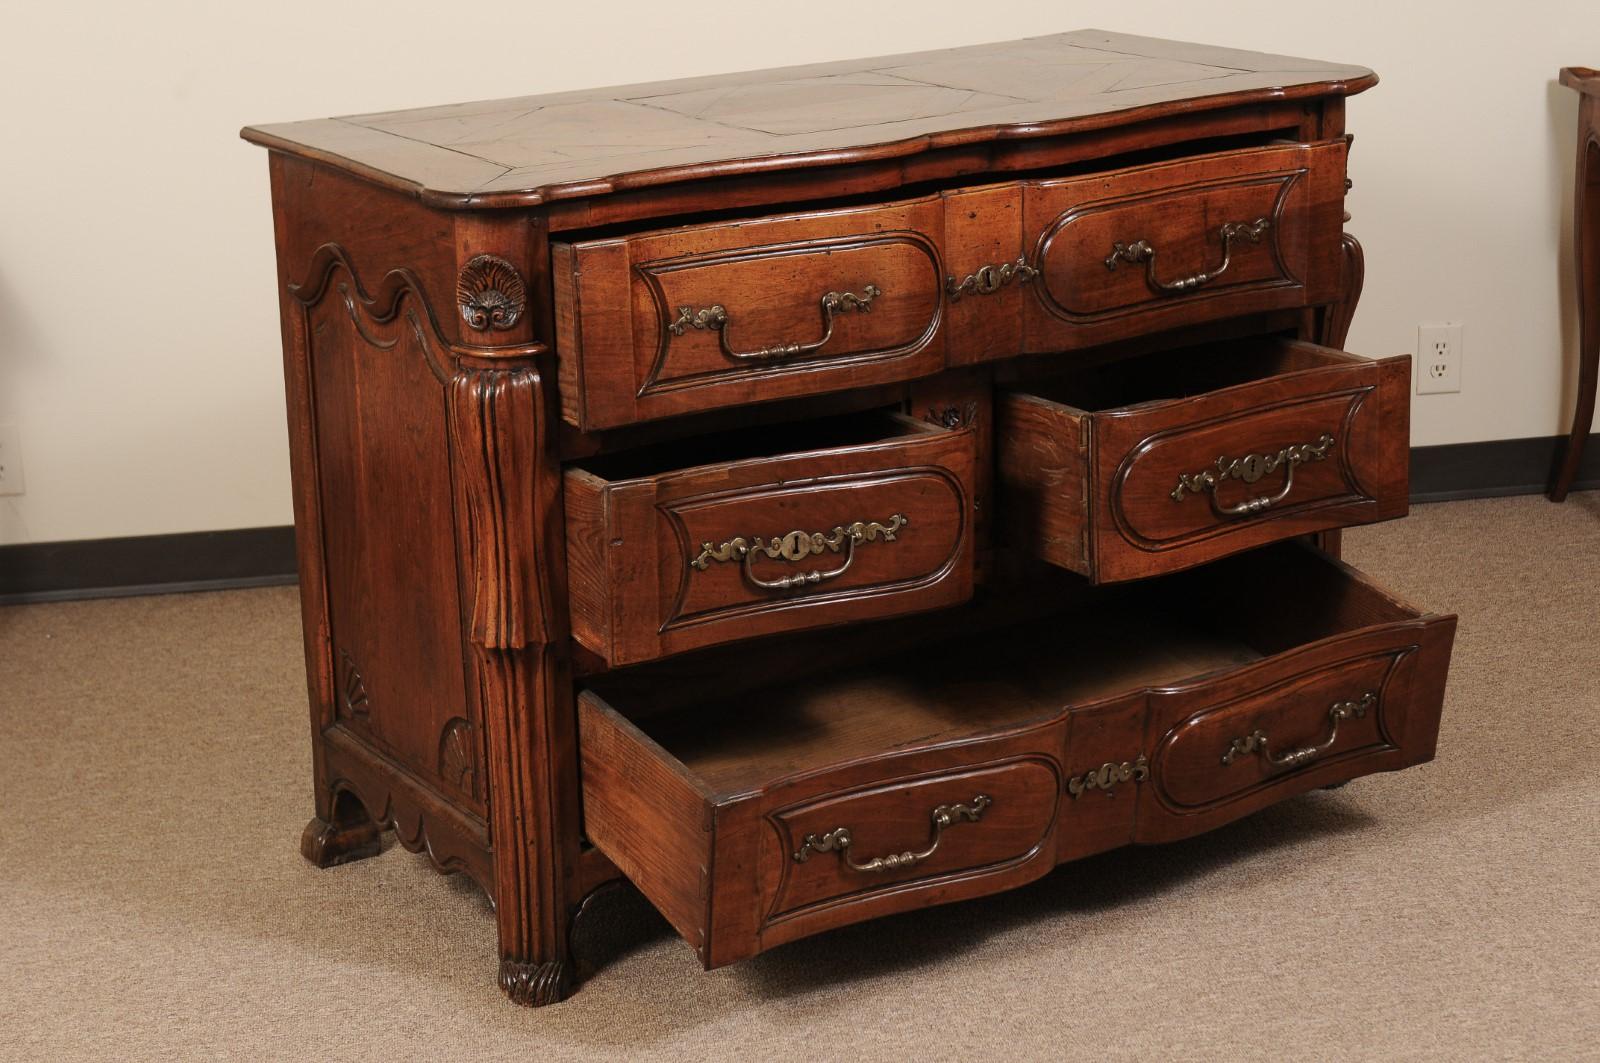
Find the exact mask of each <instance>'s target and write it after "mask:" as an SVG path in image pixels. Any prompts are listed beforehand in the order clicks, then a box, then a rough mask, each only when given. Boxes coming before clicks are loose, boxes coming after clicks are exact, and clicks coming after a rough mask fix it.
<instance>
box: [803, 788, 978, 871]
mask: <svg viewBox="0 0 1600 1063" xmlns="http://www.w3.org/2000/svg"><path fill="white" fill-rule="evenodd" d="M993 803H994V801H993V800H992V799H990V797H989V795H988V794H979V795H978V796H977V797H974V798H973V799H972V803H971V804H970V805H940V806H939V807H938V808H935V809H934V810H933V813H932V816H933V837H932V838H931V839H930V840H929V842H928V847H927V848H926V849H924V850H922V851H921V852H920V853H913V852H909V851H908V852H903V853H890V854H889V855H887V856H875V857H873V858H872V859H871V860H868V861H867V862H866V863H864V864H858V863H856V862H855V861H854V860H852V859H851V858H850V828H849V827H836V828H834V829H833V830H830V831H828V832H827V833H826V834H823V835H820V836H819V835H816V834H807V835H806V840H805V841H804V842H802V843H801V844H800V848H799V849H797V850H795V854H794V860H795V863H797V864H803V863H805V862H806V861H807V860H809V859H811V854H812V853H829V852H836V853H838V854H839V858H840V859H841V860H843V861H844V862H845V864H846V865H847V866H848V867H849V868H850V870H852V871H867V872H873V871H900V870H902V869H904V868H908V867H915V866H916V865H917V864H919V863H921V862H922V861H924V860H926V859H927V858H928V857H930V856H932V855H933V854H934V852H935V851H936V850H937V849H938V848H939V842H940V840H941V839H942V838H943V837H944V832H945V829H946V828H948V827H953V826H955V825H956V824H958V823H960V822H961V821H963V820H965V821H967V822H968V823H976V822H978V820H980V819H982V818H983V812H984V809H986V808H988V807H989V806H990V805H992V804H993Z"/></svg>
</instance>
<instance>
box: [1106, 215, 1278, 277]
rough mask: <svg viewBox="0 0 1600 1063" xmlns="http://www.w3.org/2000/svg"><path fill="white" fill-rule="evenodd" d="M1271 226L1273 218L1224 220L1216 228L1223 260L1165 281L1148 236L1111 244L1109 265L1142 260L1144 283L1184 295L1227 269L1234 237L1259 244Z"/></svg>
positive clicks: (1111, 267) (1113, 265)
mask: <svg viewBox="0 0 1600 1063" xmlns="http://www.w3.org/2000/svg"><path fill="white" fill-rule="evenodd" d="M1270 228H1272V219H1271V218H1257V219H1256V220H1255V221H1252V222H1243V221H1230V222H1225V223H1224V224H1223V225H1222V227H1221V228H1220V229H1219V230H1217V232H1218V235H1219V236H1220V237H1221V238H1222V261H1221V262H1219V263H1217V265H1216V266H1215V267H1213V268H1212V269H1208V270H1206V271H1204V272H1202V273H1196V274H1193V275H1191V276H1188V277H1179V278H1178V279H1177V280H1172V281H1163V280H1160V279H1159V278H1157V277H1156V248H1155V245H1154V244H1152V243H1151V242H1150V241H1149V240H1135V241H1134V242H1133V243H1131V244H1123V243H1114V244H1112V246H1111V254H1109V255H1107V256H1106V269H1107V270H1114V269H1116V268H1117V263H1118V262H1131V263H1133V264H1135V265H1137V264H1138V263H1140V262H1143V263H1144V279H1145V283H1146V284H1148V285H1149V286H1150V288H1151V289H1152V290H1153V291H1156V292H1159V293H1161V294H1162V295H1181V294H1183V293H1184V292H1191V291H1194V290H1195V289H1196V288H1198V287H1200V286H1201V285H1204V284H1210V283H1211V282H1212V281H1214V280H1216V279H1217V278H1218V277H1220V276H1222V275H1223V274H1224V273H1226V272H1227V271H1228V267H1229V266H1230V265H1232V263H1233V242H1234V241H1235V240H1248V241H1250V242H1251V243H1252V244H1259V243H1260V242H1261V237H1262V236H1263V235H1265V233H1266V231H1267V230H1268V229H1270Z"/></svg>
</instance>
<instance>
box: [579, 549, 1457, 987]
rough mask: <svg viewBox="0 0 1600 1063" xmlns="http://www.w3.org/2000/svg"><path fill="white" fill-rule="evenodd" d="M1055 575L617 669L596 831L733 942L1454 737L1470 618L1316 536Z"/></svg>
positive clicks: (657, 894)
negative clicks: (1315, 543) (731, 654)
mask: <svg viewBox="0 0 1600 1063" xmlns="http://www.w3.org/2000/svg"><path fill="white" fill-rule="evenodd" d="M1036 590H1037V593H1036V594H1033V595H1031V596H1028V597H1023V598H1020V599H1017V600H1014V601H1013V600H1007V601H1004V602H1000V603H995V604H994V605H993V607H990V606H984V605H974V606H972V607H969V608H968V609H967V610H963V611H961V613H960V615H952V614H945V615H943V616H941V617H927V618H921V619H920V620H919V621H908V622H907V623H906V624H905V625H897V628H899V630H898V631H889V632H886V631H884V630H883V629H882V628H879V629H876V630H875V631H873V633H872V634H873V638H874V641H875V642H876V643H877V645H878V646H879V647H880V651H879V653H878V654H877V656H876V657H872V658H868V659H863V658H862V657H861V656H860V655H859V649H860V646H859V643H860V639H859V638H856V639H847V638H845V633H843V632H840V633H822V634H818V635H812V636H807V637H806V638H805V639H803V640H801V641H799V642H797V643H796V644H794V645H792V646H786V647H785V648H784V651H783V654H782V655H781V658H780V657H777V656H774V657H771V658H765V659H763V658H759V657H747V656H742V655H741V657H740V659H739V661H738V662H737V663H736V664H733V665H732V666H729V665H728V663H727V662H723V663H722V664H720V665H719V664H718V663H717V662H709V661H708V662H701V663H699V664H691V663H681V664H677V665H673V664H672V663H671V662H667V663H663V664H661V665H654V666H647V667H646V668H644V669H643V670H641V671H639V672H636V673H634V674H632V675H628V674H625V673H619V674H617V675H613V676H608V677H604V678H602V679H598V680H596V681H595V685H594V687H593V688H592V689H588V690H585V691H583V692H582V693H581V694H580V696H579V749H580V762H581V773H582V785H583V805H584V823H585V832H586V833H587V835H588V837H589V839H590V841H592V842H593V843H594V844H595V845H596V846H597V847H598V848H599V849H600V850H601V851H602V852H604V853H605V854H606V855H607V856H608V857H609V858H610V859H611V860H612V861H613V862H615V864H616V865H617V867H618V868H620V869H621V870H622V871H623V873H624V874H626V875H627V876H628V877H629V878H630V879H631V880H632V881H633V882H634V883H635V884H636V885H637V886H638V887H639V888H640V889H641V890H642V891H643V892H644V893H645V895H646V896H648V897H649V898H650V899H651V900H652V902H654V903H655V904H656V906H657V907H658V908H659V909H660V910H661V911H662V913H663V914H664V915H665V916H666V917H667V919H668V920H669V921H670V922H671V923H672V924H673V925H674V926H675V927H676V928H677V929H678V930H679V932H680V933H681V934H683V936H684V937H685V938H686V939H687V940H688V941H689V942H690V943H691V944H692V945H694V947H695V948H696V950H697V952H698V953H699V955H700V957H701V959H702V960H703V962H704V963H705V964H706V965H707V966H717V965H720V964H723V963H728V962H731V961H733V960H737V959H740V958H742V957H745V956H748V955H751V954H753V953H755V952H759V951H761V950H763V949H766V948H770V947H773V946H775V945H778V944H782V943H783V942H786V941H791V940H794V939H796V938H798V937H801V936H804V935H807V934H812V933H816V932H818V931H821V930H826V929H830V928H832V927H836V926H839V925H842V924H845V923H850V922H855V921H858V920H862V919H868V918H874V917H877V916H881V915H885V914H889V913H892V912H899V911H908V910H912V909H916V908H922V907H926V906H929V905H935V904H940V903H944V902H948V901H953V900H959V899H964V898H969V897H974V896H979V895H982V894H986V893H992V892H996V891H999V890H1004V889H1009V888H1012V887H1015V886H1018V885H1021V884H1022V883H1024V882H1027V881H1029V880H1031V879H1035V878H1038V877H1040V876H1041V875H1043V874H1045V873H1046V872H1047V871H1048V870H1050V868H1052V867H1054V866H1055V865H1056V864H1057V863H1059V862H1061V861H1065V860H1071V859H1076V858H1078V857H1082V856H1087V855H1089V854H1091V853H1095V852H1100V851H1103V850H1106V849H1109V848H1114V847H1116V846H1120V845H1126V844H1129V843H1131V842H1134V841H1160V840H1168V839H1174V838H1179V837H1184V836H1187V835H1189V834H1193V833H1197V832H1199V831H1202V830H1208V829H1211V828H1212V827H1215V826H1218V825H1220V824H1222V823H1225V822H1227V821H1229V820H1232V819H1235V818H1238V817H1240V816H1243V815H1246V814H1248V813H1250V812H1253V811H1256V810H1258V809H1260V808H1262V807H1264V806H1265V805H1267V804H1270V803H1272V802H1274V801H1278V800H1282V799H1284V798H1286V797H1289V796H1293V795H1295V794H1298V793H1303V792H1305V791H1307V790H1310V789H1314V788H1316V787H1320V786H1327V785H1331V784H1333V783H1338V782H1342V781H1346V780H1349V779H1352V778H1355V777H1357V776H1360V775H1365V774H1368V773H1371V772H1377V771H1388V770H1395V769H1399V768H1404V767H1407V766H1410V765H1413V764H1416V763H1419V762H1421V761H1425V760H1428V759H1430V758H1431V757H1432V756H1433V754H1434V747H1435V744H1436V740H1437V735H1438V725H1439V716H1440V709H1441V705H1442V699H1443V692H1444V681H1445V673H1446V671H1447V669H1448V666H1449V657H1450V647H1451V641H1452V638H1453V633H1454V630H1455V618H1454V617H1449V616H1434V615H1429V614H1425V613H1423V612H1422V611H1420V610H1418V609H1416V608H1414V607H1412V606H1409V605H1407V604H1405V603H1403V602H1400V601H1397V600H1396V599H1394V598H1393V597H1391V596H1390V595H1388V594H1387V593H1386V592H1384V591H1383V590H1382V589H1380V588H1378V587H1376V586H1374V585H1372V584H1371V583H1370V582H1368V581H1367V580H1366V579H1365V578H1364V577H1362V576H1361V575H1360V574H1359V573H1357V572H1355V571H1354V570H1352V569H1350V568H1348V567H1347V566H1344V565H1341V564H1339V563H1338V562H1335V561H1331V560H1329V559H1327V558H1326V557H1324V556H1323V555H1321V554H1320V553H1318V552H1316V551H1314V550H1311V549H1308V548H1305V547H1302V546H1301V545H1300V544H1297V543H1289V544H1279V545H1276V546H1272V547H1268V548H1265V549H1264V550H1261V551H1256V552H1254V553H1252V554H1250V555H1246V556H1242V557H1236V558H1231V559H1228V560H1226V561H1222V562H1219V563H1218V564H1217V565H1214V566H1208V567H1206V568H1203V569H1197V570H1194V571H1191V572H1186V573H1180V574H1178V575H1175V576H1169V577H1164V578H1162V579H1160V580H1153V581H1148V582H1145V583H1139V584H1133V585H1122V586H1108V587H1090V586H1087V585H1085V584H1083V583H1081V582H1080V581H1075V580H1070V578H1068V577H1065V576H1061V577H1058V578H1057V579H1056V580H1055V581H1053V582H1052V581H1043V582H1041V584H1040V585H1039V586H1038V587H1037V589H1036ZM997 617H1004V618H1006V619H1005V620H1004V621H1003V622H1000V623H996V622H995V618H997ZM858 634H859V633H858ZM852 653H855V654H856V656H855V657H854V658H853V659H852V658H851V654H852ZM804 660H811V661H814V662H818V661H820V662H837V666H835V667H827V668H818V667H816V666H815V665H813V667H812V669H811V670H810V671H809V672H803V671H796V670H795V662H796V661H804ZM674 668H676V670H674ZM652 669H657V670H659V671H652ZM709 675H716V676H717V677H718V693H717V694H715V695H708V694H707V693H706V692H705V689H706V688H705V686H704V684H701V685H700V687H699V688H698V691H697V692H696V693H693V694H691V695H688V696H685V695H684V694H683V692H682V690H681V687H680V686H676V685H674V683H673V682H672V681H671V680H673V679H674V678H675V679H676V680H677V681H678V682H679V683H680V684H681V682H682V681H683V680H684V679H686V678H688V677H692V676H709Z"/></svg>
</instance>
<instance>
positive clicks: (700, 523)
mask: <svg viewBox="0 0 1600 1063" xmlns="http://www.w3.org/2000/svg"><path fill="white" fill-rule="evenodd" d="M830 438H834V439H839V440H841V441H843V440H850V441H851V442H841V445H838V446H834V447H831V448H828V449H820V448H819V444H822V443H824V442H825V441H827V440H828V439H830ZM975 440H976V433H975V432H974V431H972V430H971V429H965V430H962V429H956V430H952V429H947V428H944V427H943V426H938V425H931V424H928V423H926V422H922V421H917V420H913V419H911V418H907V417H904V416H901V415H898V414H867V415H864V416H857V417H851V418H840V419H835V420H833V421H822V422H812V423H808V424H806V425H803V426H800V427H798V428H796V429H794V430H792V431H789V432H782V431H774V430H770V429H768V430H763V431H761V432H760V433H759V434H758V435H756V436H755V437H754V438H751V435H750V434H745V435H744V436H741V437H735V438H734V439H733V440H726V441H724V442H723V443H722V446H723V447H724V448H725V449H723V450H721V451H720V453H727V452H728V450H732V449H734V448H735V447H737V446H738V445H740V444H742V445H744V446H753V447H756V448H758V449H761V450H770V449H774V448H782V450H783V452H782V453H779V454H776V455H762V456H753V457H748V458H744V459H743V460H729V461H721V462H716V463H714V464H696V465H694V467H690V468H679V467H676V464H675V463H676V462H678V461H696V457H695V456H700V460H702V461H703V460H704V457H710V456H713V455H716V454H718V453H719V450H718V449H716V448H714V447H713V448H708V447H707V446H706V445H705V441H701V440H696V441H693V443H694V444H695V445H693V446H680V447H677V448H669V447H663V448H657V449H656V450H655V451H653V452H651V453H649V454H647V455H621V456H618V457H617V458H613V459H612V460H609V461H607V460H604V459H601V460H596V461H591V462H585V463H581V464H579V465H575V466H572V467H569V468H568V470H567V473H566V499H567V513H568V524H567V539H568V542H569V544H570V546H569V552H568V557H569V561H568V565H569V570H570V571H571V573H572V583H571V593H572V625H573V632H574V634H575V636H576V637H577V639H578V640H579V641H580V642H582V643H583V644H584V645H585V646H587V647H589V648H590V649H591V650H594V651H595V652H596V653H598V654H599V655H600V656H601V657H602V658H604V659H605V660H606V661H607V662H608V663H609V664H611V665H622V664H633V663H636V662H638V661H645V660H650V659H651V658H654V657H660V656H663V655H665V654H670V653H679V652H682V651H684V650H689V649H694V648H697V647H700V646H707V645H713V644H715V643H718V642H724V641H727V640H729V639H735V638H750V637H752V636H755V635H764V634H771V633H777V632H782V631H795V630H801V629H804V628H808V627H817V626H821V625H827V624H839V623H846V622H849V621H852V620H866V619H872V618H875V617H880V616H885V615H892V614H896V613H906V612H914V611H916V610H920V609H931V608H936V607H939V606H945V605H954V604H957V603H959V602H961V601H964V600H965V599H966V598H967V597H969V596H970V595H971V593H972V558H973V534H972V514H973V491H974V488H973V479H974V469H973V460H974V452H975ZM786 444H787V445H786ZM684 452H687V453H684ZM691 455H694V456H691ZM641 457H644V458H647V459H648V464H645V465H643V466H642V467H641V466H640V464H639V459H640V458H641ZM663 462H665V463H667V464H668V465H669V467H667V468H661V467H660V466H661V464H662V463H663ZM872 524H877V525H878V526H879V528H878V529H877V530H874V529H872V528H871V527H870V525H872ZM856 525H868V526H869V527H868V530H867V532H866V533H865V534H866V535H867V536H868V537H867V538H863V539H861V540H860V541H852V539H851V538H850V537H848V535H846V534H845V530H848V529H850V528H851V527H853V526H856ZM818 534H820V535H822V536H829V537H831V538H833V539H835V540H838V539H841V538H843V540H844V541H843V542H835V543H834V544H833V547H832V548H826V549H824V550H823V551H822V552H820V553H812V554H811V555H810V556H809V557H801V558H798V559H788V558H785V557H781V556H780V557H768V556H766V555H765V554H762V553H759V552H758V553H756V554H754V555H752V556H753V557H754V560H753V561H750V562H745V560H744V558H743V557H723V558H721V559H717V558H714V557H710V556H707V555H708V552H709V551H710V550H712V549H713V548H714V547H718V546H720V545H721V544H724V543H729V542H732V541H734V540H741V541H750V542H753V541H755V540H766V541H767V542H769V543H774V544H775V541H777V540H786V539H789V538H790V537H791V536H796V537H798V536H807V537H809V536H813V535H818ZM835 571H837V572H838V573H839V574H838V575H837V576H827V575H824V576H823V577H822V578H821V579H820V580H818V581H817V582H814V583H805V584H802V585H799V586H782V587H775V586H772V585H771V584H773V583H777V582H781V581H782V580H783V579H784V578H785V577H787V576H790V575H792V574H794V573H796V572H814V573H818V574H822V573H832V572H835Z"/></svg>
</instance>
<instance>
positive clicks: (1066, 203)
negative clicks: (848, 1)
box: [945, 139, 1347, 363]
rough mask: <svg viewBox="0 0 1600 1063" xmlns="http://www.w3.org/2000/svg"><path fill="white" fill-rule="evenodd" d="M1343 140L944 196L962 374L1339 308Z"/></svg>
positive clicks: (954, 357)
mask: <svg viewBox="0 0 1600 1063" xmlns="http://www.w3.org/2000/svg"><path fill="white" fill-rule="evenodd" d="M1346 152H1347V145H1346V143H1345V142H1344V141H1343V140H1342V139H1341V140H1337V141H1331V142H1326V143H1319V144H1287V145H1282V146H1275V147H1263V148H1249V149H1243V150H1237V151H1228V152H1219V153H1216V154H1211V155H1201V156H1196V157H1195V158H1192V159H1185V160H1182V161H1179V162H1169V163H1158V164H1151V165H1145V166H1138V167H1132V168H1129V169H1124V170H1117V171H1113V172H1110V173H1101V174H1093V175H1088V176H1081V177H1067V178H1059V179H1051V180H1042V181H1026V182H1016V183H1013V184H1006V185H994V186H988V187H980V188H972V189H962V190H958V191H953V192H951V193H948V194H947V196H946V228H945V240H946V243H945V246H946V258H947V261H948V262H949V265H950V269H949V275H948V276H947V278H946V284H947V287H948V290H949V292H950V295H951V305H950V310H949V318H950V321H949V340H950V353H951V361H952V362H955V363H959V362H970V361H980V360H985V359H991V358H1009V357H1011V356H1013V355H1014V354H1016V353H1017V352H1019V351H1022V352H1038V353H1048V352H1053V351H1059V350H1070V349H1074V348H1079V347H1086V346H1091V345H1094V344H1101V343H1107V342H1111V341H1113V340H1120V339H1127V338H1130V337H1134V336H1140V335H1145V334H1148V333H1155V332H1162V331H1168V330H1172V329H1176V328H1180V327H1185V326H1189V325H1194V324H1198V323H1202V322H1207V321H1216V320H1220V319H1222V318H1228V317H1235V316H1239V315H1243V314H1254V313H1262V312H1267V311H1273V310H1283V309H1286V308H1294V307H1303V306H1314V305H1319V304H1324V303H1329V302H1332V301H1333V300H1335V299H1336V298H1338V296H1339V256H1340V254H1341V251H1340V238H1341V233H1342V227H1343V219H1344V180H1345V156H1346Z"/></svg>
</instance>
